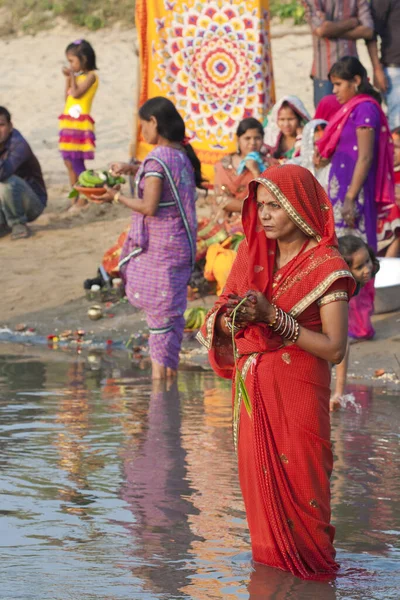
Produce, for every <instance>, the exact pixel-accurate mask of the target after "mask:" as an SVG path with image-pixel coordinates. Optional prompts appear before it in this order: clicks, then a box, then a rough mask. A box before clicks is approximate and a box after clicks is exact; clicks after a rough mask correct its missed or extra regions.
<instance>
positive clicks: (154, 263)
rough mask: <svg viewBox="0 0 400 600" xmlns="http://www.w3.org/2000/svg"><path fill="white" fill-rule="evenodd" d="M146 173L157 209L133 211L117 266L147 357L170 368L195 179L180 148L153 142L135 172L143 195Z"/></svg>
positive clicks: (191, 231) (177, 337)
mask: <svg viewBox="0 0 400 600" xmlns="http://www.w3.org/2000/svg"><path fill="white" fill-rule="evenodd" d="M147 177H159V178H160V179H162V180H163V187H162V194H161V199H160V203H159V206H158V210H157V213H156V214H155V216H153V217H148V216H144V215H141V214H139V213H137V212H133V215H132V224H131V228H130V231H129V234H128V237H127V239H126V242H125V244H124V247H123V249H122V254H121V260H120V263H119V268H120V271H121V273H122V276H123V278H124V280H125V289H126V295H127V297H128V299H129V302H130V303H131V304H132V305H133V306H135V307H137V308H140V309H142V310H144V312H145V313H146V320H147V324H148V326H149V330H150V337H149V349H150V356H151V359H152V360H154V361H155V362H157V363H159V364H161V365H163V366H165V367H169V368H171V369H174V370H176V369H177V367H178V363H179V352H180V348H181V342H182V336H183V330H184V326H185V320H184V317H183V313H184V311H185V309H186V305H187V285H188V283H189V279H190V275H191V272H192V268H193V265H194V260H195V251H196V231H197V220H196V208H195V198H196V184H195V179H194V172H193V167H192V164H191V162H190V160H189V159H188V157H187V155H186V154H185V152H182V151H180V150H177V149H175V148H170V147H168V146H157V147H156V148H155V149H154V150H152V151H151V152H150V153H149V154H148V155H147V157H146V159H145V160H144V162H143V165H142V167H141V169H140V171H139V173H138V176H137V178H136V187H137V192H138V193H137V195H138V197H139V198H143V193H144V186H145V181H146V178H147Z"/></svg>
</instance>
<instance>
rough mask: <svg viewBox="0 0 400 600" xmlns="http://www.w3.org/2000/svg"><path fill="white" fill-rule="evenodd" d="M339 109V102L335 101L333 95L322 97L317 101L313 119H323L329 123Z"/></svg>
mask: <svg viewBox="0 0 400 600" xmlns="http://www.w3.org/2000/svg"><path fill="white" fill-rule="evenodd" d="M341 107H342V105H341V104H340V102H339V100H337V99H336V96H335V94H328V96H324V97H323V98H322V99H321V100H320V101H319V103H318V106H317V110H316V111H315V115H314V119H325V121H330V119H331V118H332V117H333V115H334V114H336V113H337V111H338V110H340V108H341Z"/></svg>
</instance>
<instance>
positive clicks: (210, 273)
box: [204, 244, 236, 296]
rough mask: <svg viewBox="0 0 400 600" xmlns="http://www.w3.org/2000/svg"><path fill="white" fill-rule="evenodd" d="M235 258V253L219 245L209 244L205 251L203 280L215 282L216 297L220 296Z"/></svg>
mask: <svg viewBox="0 0 400 600" xmlns="http://www.w3.org/2000/svg"><path fill="white" fill-rule="evenodd" d="M235 258H236V252H235V251H234V250H230V249H229V248H224V247H223V246H222V245H221V244H211V246H210V247H209V248H208V250H207V254H206V264H205V267H204V278H205V279H207V281H216V282H217V296H219V295H220V294H221V292H222V290H223V288H224V286H225V284H226V281H227V279H228V276H229V273H230V271H231V269H232V265H233V263H234V262H235Z"/></svg>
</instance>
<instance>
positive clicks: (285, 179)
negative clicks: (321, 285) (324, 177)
mask: <svg viewBox="0 0 400 600" xmlns="http://www.w3.org/2000/svg"><path fill="white" fill-rule="evenodd" d="M259 185H262V186H264V187H265V188H266V189H267V190H268V191H269V192H270V193H271V194H272V195H273V196H274V197H275V198H276V200H277V201H278V202H279V204H280V205H281V207H282V208H283V209H284V210H285V211H286V213H287V214H288V216H289V217H290V219H291V220H292V221H293V222H294V223H295V225H296V226H297V227H298V228H299V229H300V230H301V231H302V232H303V233H304V234H305V235H306V236H307V237H309V238H313V239H314V240H316V241H317V242H318V243H319V246H320V248H321V249H324V250H325V249H326V248H328V247H329V248H333V247H335V248H337V239H336V234H335V222H334V218H333V211H332V207H331V204H330V202H329V199H328V197H327V195H326V193H325V191H324V190H323V188H322V186H321V185H320V184H319V183H318V181H317V180H316V179H315V177H313V175H312V174H311V173H310V172H309V171H308V170H307V169H304V168H303V167H300V166H298V165H285V166H274V167H270V168H269V169H267V170H266V171H264V173H263V174H262V175H261V177H259V178H257V179H255V180H253V181H252V182H251V183H250V185H249V195H248V197H247V198H246V200H245V202H244V204H243V210H242V220H243V228H244V233H245V236H246V240H247V246H248V254H249V259H250V260H249V284H250V286H251V288H254V289H256V290H258V291H260V292H263V293H264V294H266V295H267V296H269V297H271V292H272V288H271V285H272V278H271V274H272V273H273V266H274V262H275V254H276V241H275V240H269V239H268V238H267V237H266V235H265V232H264V229H263V228H262V227H261V224H260V221H259V217H258V211H257V204H256V199H257V188H258V186H259ZM305 255H307V253H305ZM314 282H315V280H314Z"/></svg>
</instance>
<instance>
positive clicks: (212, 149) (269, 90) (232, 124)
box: [132, 0, 275, 181]
mask: <svg viewBox="0 0 400 600" xmlns="http://www.w3.org/2000/svg"><path fill="white" fill-rule="evenodd" d="M135 21H136V27H137V31H138V41H139V50H140V53H139V61H140V71H141V73H140V79H139V81H138V83H139V82H140V105H142V104H143V103H144V102H145V101H146V100H147V99H149V98H154V97H155V96H164V97H167V98H170V99H171V100H172V101H173V102H174V104H175V106H176V108H177V110H178V111H179V113H180V114H181V116H182V118H183V120H184V122H185V125H186V134H187V136H188V137H189V138H191V144H192V145H193V148H194V150H195V151H196V154H197V155H198V157H199V160H200V162H201V165H202V172H203V176H204V177H205V178H206V179H208V180H209V181H211V180H212V178H213V173H214V165H215V163H216V162H218V161H219V160H220V159H221V158H222V156H223V155H224V154H225V153H226V152H232V151H234V150H235V145H236V142H235V132H236V128H237V124H238V123H239V121H241V120H242V119H244V118H246V117H254V118H256V119H259V120H262V119H263V116H264V115H265V113H266V111H268V109H269V107H270V106H271V104H273V102H274V97H275V93H274V82H273V73H272V56H271V39H270V32H269V22H270V11H269V0H247V1H246V2H243V1H242V0H230V1H229V2H224V1H223V0H218V1H213V2H197V1H194V0H191V1H190V2H184V1H182V0H173V1H171V0H151V1H150V0H136V9H135ZM135 135H136V138H137V139H136V142H137V143H133V144H132V147H133V148H134V147H136V158H138V159H139V160H143V159H144V158H145V157H146V156H147V154H148V153H149V151H150V150H151V146H149V144H147V143H146V142H145V140H144V138H143V136H142V135H141V132H140V127H139V128H138V130H136V128H135Z"/></svg>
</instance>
